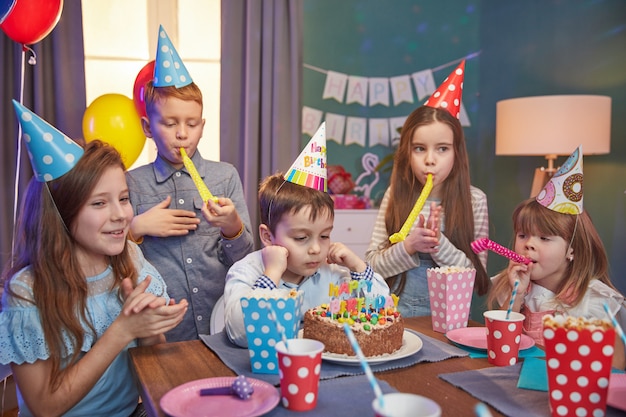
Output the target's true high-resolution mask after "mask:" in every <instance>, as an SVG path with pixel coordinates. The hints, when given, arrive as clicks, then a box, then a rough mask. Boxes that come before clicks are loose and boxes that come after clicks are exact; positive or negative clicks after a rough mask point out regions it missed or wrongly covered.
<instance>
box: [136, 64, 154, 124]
mask: <svg viewBox="0 0 626 417" xmlns="http://www.w3.org/2000/svg"><path fill="white" fill-rule="evenodd" d="M153 78H154V59H153V60H152V61H150V62H148V63H147V64H146V65H144V67H143V68H142V69H141V71H139V74H137V78H135V85H134V87H133V103H135V108H136V109H137V113H139V117H147V115H146V101H145V97H144V94H145V92H146V83H147V82H148V81H150V80H152V79H153Z"/></svg>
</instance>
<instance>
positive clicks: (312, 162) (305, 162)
mask: <svg viewBox="0 0 626 417" xmlns="http://www.w3.org/2000/svg"><path fill="white" fill-rule="evenodd" d="M326 179H327V173H326V122H324V123H322V124H321V125H320V127H319V128H318V129H317V132H315V135H313V137H312V138H311V140H310V141H309V143H308V144H307V145H306V147H305V148H304V149H303V150H302V152H301V153H300V156H298V159H296V161H295V162H294V163H293V165H291V168H289V171H287V173H286V174H285V180H287V181H289V182H293V183H294V184H299V185H304V186H305V187H309V188H314V189H316V190H319V191H324V192H327V189H328V185H327V180H326Z"/></svg>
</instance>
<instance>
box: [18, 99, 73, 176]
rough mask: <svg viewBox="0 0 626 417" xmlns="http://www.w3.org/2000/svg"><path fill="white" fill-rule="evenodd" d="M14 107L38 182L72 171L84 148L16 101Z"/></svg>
mask: <svg viewBox="0 0 626 417" xmlns="http://www.w3.org/2000/svg"><path fill="white" fill-rule="evenodd" d="M13 107H15V113H16V114H17V118H18V120H19V122H20V125H21V126H22V138H23V139H24V142H25V143H26V147H27V148H28V156H29V158H30V163H31V165H32V166H33V171H34V173H35V178H37V181H40V182H47V181H51V180H54V179H57V178H59V177H61V176H62V175H64V174H66V173H67V172H68V171H69V170H71V169H72V168H73V167H74V165H76V162H77V161H78V160H79V159H80V158H81V157H82V156H83V153H84V150H83V148H81V147H80V145H79V144H77V143H76V142H74V141H73V140H72V139H70V138H69V137H67V136H66V135H65V134H63V133H62V132H60V131H59V130H57V129H56V128H55V127H54V126H52V125H50V124H49V123H48V122H46V121H45V120H43V119H42V118H41V117H39V116H37V115H36V114H35V113H33V112H32V111H30V110H28V109H27V108H26V107H24V106H22V105H21V104H20V103H18V102H17V101H15V100H13Z"/></svg>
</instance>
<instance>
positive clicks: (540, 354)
mask: <svg viewBox="0 0 626 417" xmlns="http://www.w3.org/2000/svg"><path fill="white" fill-rule="evenodd" d="M460 348H461V349H463V350H465V351H467V352H468V353H469V357H470V358H472V359H476V358H486V357H487V351H486V350H485V349H474V348H471V347H468V346H460ZM518 356H519V357H520V358H544V357H545V356H546V352H545V351H544V350H543V349H541V348H539V347H537V346H533V347H531V348H528V349H524V350H520V351H519V355H518Z"/></svg>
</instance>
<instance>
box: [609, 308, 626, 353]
mask: <svg viewBox="0 0 626 417" xmlns="http://www.w3.org/2000/svg"><path fill="white" fill-rule="evenodd" d="M604 310H605V311H606V314H607V315H608V316H609V318H610V319H611V322H612V323H613V327H615V331H616V332H617V334H618V335H619V337H620V338H621V339H622V343H623V344H624V346H626V336H625V335H624V330H622V327H621V326H620V325H619V323H618V322H617V320H615V317H613V315H612V314H611V310H610V309H609V305H608V304H607V303H606V302H605V303H604Z"/></svg>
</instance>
